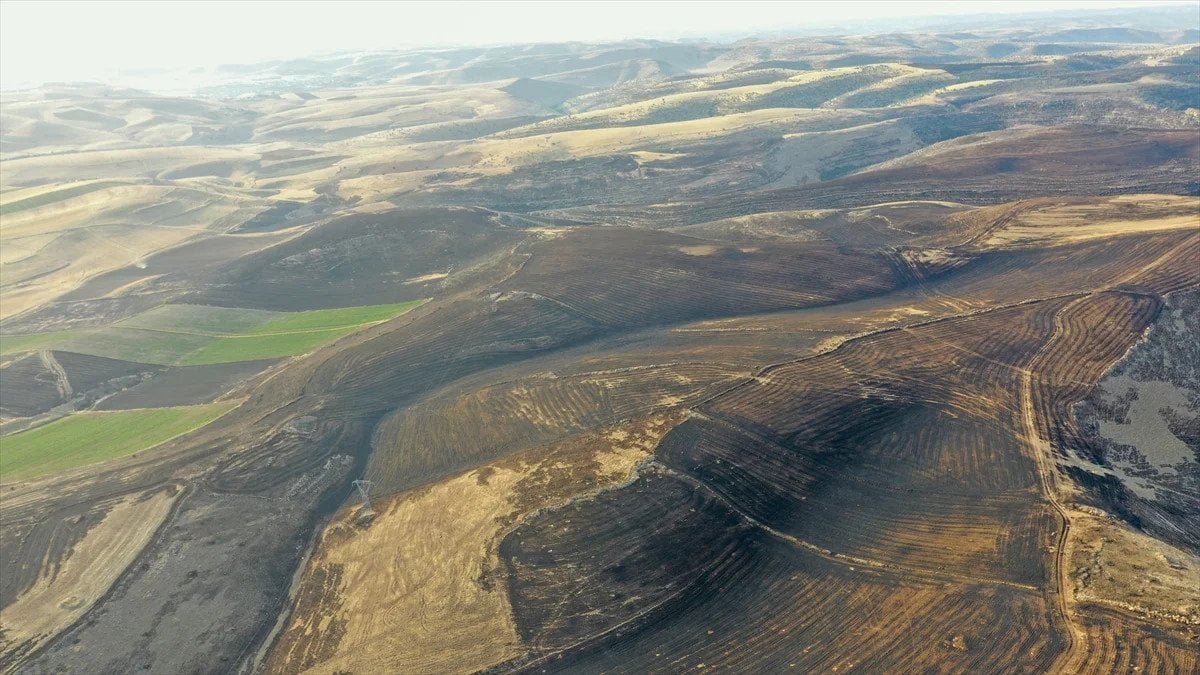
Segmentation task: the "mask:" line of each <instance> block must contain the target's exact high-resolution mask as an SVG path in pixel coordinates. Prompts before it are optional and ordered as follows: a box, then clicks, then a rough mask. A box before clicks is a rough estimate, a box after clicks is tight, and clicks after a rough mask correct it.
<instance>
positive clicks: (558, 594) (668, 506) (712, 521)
mask: <svg viewBox="0 0 1200 675" xmlns="http://www.w3.org/2000/svg"><path fill="white" fill-rule="evenodd" d="M744 535H745V530H744V526H743V525H742V524H741V523H740V522H739V520H738V519H737V518H736V517H735V516H733V515H732V514H730V513H729V512H727V511H725V510H724V509H722V508H720V507H719V506H718V505H716V504H715V503H714V502H713V501H712V500H710V499H708V498H706V497H704V496H702V495H701V494H699V493H697V492H696V491H695V490H693V489H692V488H691V487H690V486H688V485H686V484H684V483H682V482H680V481H678V480H675V479H673V478H669V477H666V476H663V475H653V474H649V475H644V476H643V477H642V478H640V479H638V480H637V481H635V482H634V483H633V484H632V485H630V486H628V487H626V488H623V489H620V490H615V491H610V492H604V493H601V494H600V495H598V496H596V497H595V498H594V499H590V500H585V501H579V502H574V503H572V504H570V505H568V506H565V507H562V508H559V509H555V510H553V511H549V512H545V513H543V514H541V515H539V516H537V517H534V518H532V519H530V520H528V521H526V522H525V523H523V524H522V525H521V526H519V527H518V528H517V529H516V530H514V531H513V532H512V533H510V534H509V535H508V536H507V537H505V539H504V540H503V541H502V542H501V544H500V556H501V559H502V560H503V561H504V564H505V566H506V568H507V570H508V577H509V589H510V597H511V601H512V605H513V612H514V616H515V618H516V621H517V627H518V630H519V632H520V634H521V636H522V638H523V639H524V641H525V642H526V644H528V645H530V646H531V647H532V648H533V649H534V650H535V652H545V651H553V650H557V649H562V648H564V647H568V646H570V645H573V644H575V643H576V642H579V641H581V640H584V639H586V638H588V637H590V636H592V635H596V634H598V633H601V632H603V631H605V630H608V629H610V628H612V627H614V626H616V625H618V624H620V623H622V622H624V621H627V620H628V619H631V618H634V617H636V616H638V615H639V614H642V613H644V612H646V611H647V610H650V609H653V608H654V607H656V606H657V605H659V604H660V603H662V602H663V601H665V600H667V599H669V598H670V597H672V596H675V595H678V594H679V593H680V592H682V591H683V590H684V589H685V588H686V587H687V586H688V585H689V584H691V583H692V582H694V581H695V579H696V578H697V575H699V574H700V573H702V572H703V570H705V569H706V568H708V567H710V566H712V565H713V564H715V563H717V562H719V561H720V560H721V559H722V558H723V557H724V556H726V555H729V554H730V553H731V551H732V550H733V548H734V547H735V546H736V544H737V541H738V540H739V539H740V538H741V537H742V536H744Z"/></svg>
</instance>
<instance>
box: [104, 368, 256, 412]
mask: <svg viewBox="0 0 1200 675" xmlns="http://www.w3.org/2000/svg"><path fill="white" fill-rule="evenodd" d="M278 362H279V359H265V360H259V361H240V362H237V363H219V364H213V365H205V366H179V367H173V368H167V369H165V370H164V371H163V372H161V373H159V374H158V375H156V376H155V377H153V378H150V379H148V380H145V381H141V382H139V383H137V384H135V385H133V386H132V387H130V388H128V389H125V390H124V391H121V392H119V393H117V394H114V395H112V396H110V397H108V398H105V399H104V400H102V401H100V402H99V403H98V404H97V405H96V409H97V410H128V409H131V408H161V407H165V406H176V405H196V404H199V403H208V402H211V401H213V400H214V399H216V398H217V397H219V396H220V395H221V394H224V393H226V392H227V391H229V390H230V389H232V388H234V387H235V386H237V385H238V384H239V383H241V382H244V381H245V380H247V379H248V378H250V377H252V376H254V375H255V374H257V373H260V372H262V371H264V370H266V369H267V368H269V367H271V366H272V365H274V364H276V363H278Z"/></svg>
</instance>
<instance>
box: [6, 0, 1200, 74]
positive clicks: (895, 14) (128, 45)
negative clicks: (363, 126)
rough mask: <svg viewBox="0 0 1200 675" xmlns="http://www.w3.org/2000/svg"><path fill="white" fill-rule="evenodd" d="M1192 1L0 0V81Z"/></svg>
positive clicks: (1193, 1)
mask: <svg viewBox="0 0 1200 675" xmlns="http://www.w3.org/2000/svg"><path fill="white" fill-rule="evenodd" d="M1172 4H1174V5H1189V4H1190V5H1195V6H1197V7H1198V13H1200V3H1197V2H1196V0H1182V1H1173V2H1152V3H1147V2H1145V1H1141V2H1139V1H1131V0H1075V1H1063V0H1047V1H1041V2H1036V1H1035V2H1028V1H1022V2H1013V1H1010V2H997V1H988V0H981V1H975V2H942V1H936V0H934V1H931V0H924V1H912V2H879V1H864V2H844V1H843V2H763V1H747V2H725V1H722V2H689V3H683V2H661V1H660V2H642V3H632V2H594V1H592V2H555V3H551V2H411V3H395V2H364V1H361V0H358V1H346V2H330V1H327V0H311V1H307V2H293V3H283V2H257V1H256V2H237V3H235V2H225V1H221V2H216V1H211V2H196V1H192V0H189V1H185V2H153V3H152V2H128V1H121V2H44V1H43V2H27V1H24V0H4V2H2V3H0V88H3V89H19V88H26V87H31V86H36V85H39V84H43V83H46V82H54V81H99V82H107V83H113V84H119V83H121V82H120V81H121V80H122V79H123V78H122V77H121V75H122V74H129V73H135V72H137V71H143V72H144V71H148V70H157V71H160V72H161V71H162V70H189V69H190V70H196V71H200V70H204V69H209V68H212V67H214V66H217V65H220V64H226V63H254V62H258V61H265V60H271V59H283V58H295V57H302V56H307V55H313V54H322V53H329V52H335V51H350V50H362V51H371V50H382V49H401V48H411V47H437V46H464V45H480V46H483V45H496V44H514V43H530V42H566V41H583V42H593V41H594V42H599V41H610V40H621V39H630V38H659V39H666V40H671V39H680V38H698V37H705V36H712V37H722V36H724V37H728V36H734V35H738V34H741V35H745V34H747V33H750V32H755V31H780V30H787V29H804V28H806V27H812V28H817V27H820V26H823V25H830V26H833V25H836V24H853V23H855V22H864V21H878V20H886V19H888V18H901V17H905V18H909V17H938V16H964V15H975V14H993V13H1004V14H1011V13H1023V12H1040V11H1058V10H1089V9H1115V8H1128V7H1148V6H1163V5H1172Z"/></svg>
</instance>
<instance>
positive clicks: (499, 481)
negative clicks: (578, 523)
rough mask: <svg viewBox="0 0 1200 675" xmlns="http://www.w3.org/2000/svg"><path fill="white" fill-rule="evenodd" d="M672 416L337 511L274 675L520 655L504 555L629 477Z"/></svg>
mask: <svg viewBox="0 0 1200 675" xmlns="http://www.w3.org/2000/svg"><path fill="white" fill-rule="evenodd" d="M676 421H678V418H677V417H676V416H670V415H657V416H654V417H650V418H646V419H643V420H641V421H639V422H636V423H633V424H630V425H626V426H619V427H614V428H611V429H608V430H605V431H601V432H597V433H590V434H585V435H584V436H581V437H576V438H573V439H570V440H567V441H564V442H561V443H557V444H555V445H552V446H548V447H546V448H542V449H538V450H533V451H530V452H528V453H524V454H522V455H519V456H517V457H515V458H511V459H506V460H503V461H500V462H496V463H493V464H490V465H487V466H484V467H482V468H479V469H476V470H473V471H469V472H467V473H464V474H460V475H458V476H456V477H454V478H450V479H447V480H444V481H442V482H439V483H436V484H433V485H430V486H428V487H426V488H421V489H417V490H413V491H410V492H407V493H404V494H401V495H399V496H397V497H394V498H388V499H385V500H379V502H378V503H376V504H375V508H377V509H378V515H377V516H376V517H375V518H374V520H373V521H372V522H370V524H369V525H366V526H363V525H360V524H357V522H356V521H357V519H358V518H359V517H360V515H361V509H360V508H352V509H349V510H346V511H343V512H342V513H340V514H339V515H338V516H337V518H336V519H335V521H334V522H333V523H331V524H330V525H329V526H328V527H326V529H325V531H324V532H323V534H322V535H321V541H320V544H319V546H318V551H317V554H316V555H315V557H314V558H313V560H312V562H311V563H310V566H309V569H308V571H307V572H306V574H305V577H304V581H303V582H302V586H301V587H300V589H299V591H298V593H297V598H296V604H295V610H294V614H293V616H292V618H291V620H290V623H289V625H288V627H287V629H286V630H285V631H284V633H283V634H282V635H281V637H280V640H279V642H278V643H277V645H276V648H275V649H274V650H273V655H272V658H271V661H270V663H269V664H268V669H269V671H271V672H277V673H286V672H310V673H337V672H382V671H387V670H391V671H395V670H397V669H398V670H400V671H403V672H414V673H418V672H420V673H433V672H438V673H465V672H473V671H476V670H479V669H482V668H486V667H488V666H490V665H494V664H496V663H499V662H501V661H504V660H507V659H510V658H513V657H515V656H517V655H518V654H519V653H520V652H521V644H520V638H519V636H518V633H517V629H516V626H515V624H514V620H513V616H512V608H511V607H510V606H509V600H508V593H507V590H506V587H505V582H504V580H503V573H502V570H501V567H500V559H499V555H498V551H497V547H498V546H499V542H500V540H501V539H502V538H503V536H504V534H505V533H506V532H507V531H508V530H510V529H511V528H512V527H514V526H515V525H516V524H518V523H519V522H520V521H521V520H522V519H523V518H524V517H525V516H526V515H527V514H529V513H530V512H533V511H535V510H537V509H543V508H546V507H550V506H554V505H555V504H558V503H561V502H563V501H564V500H566V499H569V498H571V497H572V496H574V495H578V494H580V493H585V492H588V491H592V490H597V489H602V488H604V487H606V486H610V485H614V484H619V483H621V482H623V481H626V480H627V479H628V478H629V477H630V475H631V474H632V473H633V471H634V470H635V467H636V466H637V465H638V463H640V462H641V461H643V460H644V459H646V458H648V457H649V456H650V453H651V452H652V451H653V449H654V446H655V445H656V444H657V442H658V440H659V438H661V437H662V436H663V435H664V434H665V433H666V432H667V431H668V430H669V429H670V428H671V426H672V425H673V424H674V423H675V422H676Z"/></svg>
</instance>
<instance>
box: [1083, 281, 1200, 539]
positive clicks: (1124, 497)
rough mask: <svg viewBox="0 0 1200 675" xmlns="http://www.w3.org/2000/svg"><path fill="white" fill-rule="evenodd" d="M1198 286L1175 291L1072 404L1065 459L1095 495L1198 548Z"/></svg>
mask: <svg viewBox="0 0 1200 675" xmlns="http://www.w3.org/2000/svg"><path fill="white" fill-rule="evenodd" d="M1198 337H1200V293H1197V292H1195V291H1190V292H1185V293H1177V294H1174V295H1172V296H1170V297H1169V299H1168V302H1167V304H1166V306H1165V307H1164V308H1163V309H1162V311H1161V312H1160V313H1159V316H1158V318H1157V319H1156V320H1155V322H1154V323H1153V324H1152V326H1151V328H1150V333H1149V336H1148V337H1147V338H1146V339H1145V340H1143V341H1142V342H1140V343H1138V344H1137V345H1136V346H1135V347H1133V349H1131V350H1130V351H1129V353H1128V354H1127V355H1126V357H1125V358H1124V360H1122V361H1121V362H1120V363H1118V364H1116V365H1115V366H1114V367H1113V368H1112V369H1111V370H1110V371H1109V372H1108V373H1107V374H1106V375H1105V377H1104V379H1103V380H1101V381H1100V382H1099V383H1098V384H1097V385H1096V386H1095V387H1093V388H1092V389H1091V390H1090V391H1089V392H1088V394H1087V396H1086V397H1084V398H1083V400H1082V401H1080V402H1079V403H1078V404H1077V405H1076V406H1075V409H1074V414H1075V417H1076V419H1077V420H1078V426H1079V436H1078V438H1076V439H1071V440H1072V441H1073V443H1071V444H1070V451H1071V452H1074V453H1075V454H1077V455H1078V456H1079V457H1081V458H1082V460H1083V461H1084V464H1083V465H1082V466H1069V467H1067V469H1068V472H1069V474H1070V475H1071V477H1072V478H1073V479H1074V480H1075V481H1076V482H1077V483H1078V484H1079V485H1081V486H1082V487H1083V488H1084V490H1085V494H1086V495H1087V499H1088V501H1089V502H1091V503H1092V504H1093V505H1096V506H1100V507H1101V508H1105V509H1107V510H1109V511H1111V512H1113V513H1115V514H1117V515H1119V516H1120V517H1121V518H1122V519H1124V520H1125V521H1126V522H1128V523H1129V524H1130V525H1133V526H1134V527H1137V528H1140V529H1144V530H1145V531H1147V532H1149V533H1151V534H1153V535H1155V536H1157V537H1159V538H1161V539H1163V540H1164V541H1167V542H1169V543H1172V544H1174V545H1176V546H1180V547H1181V548H1185V549H1187V550H1190V551H1193V552H1200V520H1198V518H1200V516H1197V514H1200V377H1198V376H1200V340H1198Z"/></svg>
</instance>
